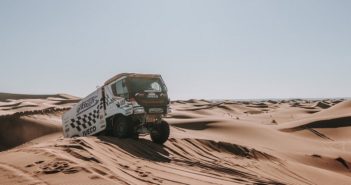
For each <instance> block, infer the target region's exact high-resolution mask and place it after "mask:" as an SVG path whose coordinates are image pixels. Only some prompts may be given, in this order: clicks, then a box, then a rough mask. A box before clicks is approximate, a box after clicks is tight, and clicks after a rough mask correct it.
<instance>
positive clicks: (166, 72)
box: [0, 0, 351, 99]
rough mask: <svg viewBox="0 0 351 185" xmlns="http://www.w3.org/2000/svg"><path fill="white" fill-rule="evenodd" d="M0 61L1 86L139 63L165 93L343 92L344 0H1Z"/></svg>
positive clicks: (22, 88) (60, 88) (60, 81)
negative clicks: (161, 84) (161, 82)
mask: <svg viewBox="0 0 351 185" xmlns="http://www.w3.org/2000/svg"><path fill="white" fill-rule="evenodd" d="M0 64H1V65H0V92H12V93H35V94H38V93H39V94H44V93H68V94H73V95H77V96H85V95H87V94H89V93H91V92H92V91H93V90H95V88H96V86H97V85H101V84H103V82H104V81H105V80H107V79H108V78H110V77H111V76H113V75H114V74H117V73H121V72H141V73H160V74H162V75H163V77H164V80H165V81H166V83H167V86H168V89H169V91H170V92H169V93H170V96H171V99H189V98H207V99H225V98H227V99H228V98H230V99H241V98H292V97H294V98H296V97H305V98H320V97H350V96H351V82H350V80H351V1H347V0H345V1H341V0H328V1H324V0H290V1H288V0H255V1H254V0H252V1H250V0H241V1H237V0H173V1H169V0H140V1H134V0H124V1H118V0H110V1H107V0H95V1H91V0H81V1H77V0H56V1H51V0H48V1H42V0H22V1H18V0H0Z"/></svg>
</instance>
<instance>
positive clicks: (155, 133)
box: [150, 121, 169, 144]
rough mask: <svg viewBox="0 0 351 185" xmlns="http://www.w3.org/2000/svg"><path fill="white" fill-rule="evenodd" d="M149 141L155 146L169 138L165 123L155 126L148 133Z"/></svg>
mask: <svg viewBox="0 0 351 185" xmlns="http://www.w3.org/2000/svg"><path fill="white" fill-rule="evenodd" d="M150 137H151V140H152V141H153V142H154V143H157V144H163V143H165V142H166V141H167V140H168V137H169V125H168V123H167V122H165V121H161V123H158V124H155V125H154V126H153V129H152V131H151V132H150Z"/></svg>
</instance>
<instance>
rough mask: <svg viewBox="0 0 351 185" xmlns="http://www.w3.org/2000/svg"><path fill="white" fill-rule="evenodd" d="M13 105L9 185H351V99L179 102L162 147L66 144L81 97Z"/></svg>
mask: <svg viewBox="0 0 351 185" xmlns="http://www.w3.org/2000/svg"><path fill="white" fill-rule="evenodd" d="M11 99H12V100H9V98H8V96H7V97H0V100H1V101H2V102H1V103H0V149H1V150H2V152H0V184H350V183H351V174H350V172H351V170H350V167H351V166H350V165H351V163H350V162H349V161H351V153H350V152H351V142H350V140H351V136H350V134H349V133H350V131H351V129H350V128H351V127H350V126H351V119H350V118H351V101H346V100H345V101H341V100H323V101H322V100H321V101H311V100H286V101H257V102H255V101H251V102H239V101H221V102H209V101H205V100H189V101H175V102H173V103H172V109H173V112H172V113H171V114H170V115H169V116H168V117H167V118H166V120H167V121H168V122H169V123H170V124H171V139H169V141H168V142H167V143H165V145H164V146H160V145H157V144H154V143H152V142H151V141H150V139H149V138H148V137H145V138H141V139H139V140H132V139H117V138H113V137H103V136H99V137H85V138H84V137H79V138H74V139H66V138H63V137H62V134H61V125H60V116H61V115H62V113H63V111H65V110H66V109H68V108H69V107H70V106H72V104H73V103H74V102H76V101H77V98H75V97H70V96H67V95H66V96H61V95H53V96H50V95H43V96H40V97H39V96H36V97H34V96H33V97H32V96H30V95H26V96H20V95H18V96H11ZM34 138H36V139H34ZM13 147H14V148H13ZM10 148H11V149H10Z"/></svg>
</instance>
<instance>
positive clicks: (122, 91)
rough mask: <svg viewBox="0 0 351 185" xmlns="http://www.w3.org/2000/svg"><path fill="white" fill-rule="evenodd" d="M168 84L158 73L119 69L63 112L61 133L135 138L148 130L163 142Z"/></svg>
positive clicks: (167, 108)
mask: <svg viewBox="0 0 351 185" xmlns="http://www.w3.org/2000/svg"><path fill="white" fill-rule="evenodd" d="M169 104H170V99H169V97H168V94H167V87H166V85H165V83H164V81H163V79H162V77H161V75H157V74H137V73H122V74H118V75H116V76H114V77H112V78H111V79H109V80H107V81H106V82H105V83H104V85H103V86H102V87H98V88H97V89H96V90H95V91H94V92H92V93H91V94H90V95H88V96H87V97H85V98H83V99H82V100H81V101H80V102H78V103H77V104H76V105H74V106H73V107H72V108H71V109H70V110H69V111H67V112H65V113H64V114H63V116H62V124H63V134H64V137H78V136H91V135H108V136H115V137H119V138H138V137H139V136H140V135H147V134H150V137H151V140H152V141H153V142H155V143H158V144H163V143H164V142H166V141H167V140H168V137H169V133H170V129H169V125H168V123H167V122H166V121H164V120H163V117H164V116H166V114H167V113H169V111H170V107H169Z"/></svg>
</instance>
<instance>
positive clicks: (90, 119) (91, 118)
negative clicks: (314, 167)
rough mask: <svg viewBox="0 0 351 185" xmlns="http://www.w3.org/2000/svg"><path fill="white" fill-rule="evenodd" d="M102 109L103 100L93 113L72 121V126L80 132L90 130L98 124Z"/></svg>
mask: <svg viewBox="0 0 351 185" xmlns="http://www.w3.org/2000/svg"><path fill="white" fill-rule="evenodd" d="M101 109H103V101H102V100H100V104H99V105H98V106H97V107H96V109H95V110H93V111H92V112H89V113H87V114H83V115H81V116H77V117H76V118H74V119H71V123H70V126H71V127H72V128H75V129H77V130H78V132H80V131H82V130H85V129H87V128H90V127H91V126H92V125H93V124H95V123H96V121H97V119H99V113H100V110H101Z"/></svg>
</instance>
